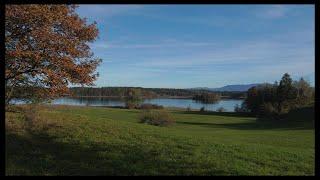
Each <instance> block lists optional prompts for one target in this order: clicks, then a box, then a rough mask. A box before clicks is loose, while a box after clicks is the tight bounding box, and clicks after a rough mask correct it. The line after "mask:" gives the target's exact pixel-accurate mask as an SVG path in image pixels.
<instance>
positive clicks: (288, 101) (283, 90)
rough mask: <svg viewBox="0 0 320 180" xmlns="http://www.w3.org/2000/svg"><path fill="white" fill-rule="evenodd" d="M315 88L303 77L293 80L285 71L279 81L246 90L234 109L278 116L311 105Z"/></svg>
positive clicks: (260, 114)
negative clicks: (240, 102)
mask: <svg viewBox="0 0 320 180" xmlns="http://www.w3.org/2000/svg"><path fill="white" fill-rule="evenodd" d="M314 98H315V90H314V88H313V87H311V86H310V84H309V83H308V82H307V81H305V80H304V79H303V78H301V79H299V80H298V81H293V80H292V79H291V77H290V75H289V74H288V73H285V74H284V75H283V77H282V79H281V80H280V82H279V83H278V82H275V83H274V84H268V83H266V84H262V85H259V86H256V87H252V88H250V89H249V90H248V91H247V97H246V99H245V101H244V102H243V104H242V106H241V107H236V111H247V112H251V113H254V114H256V115H259V116H269V117H279V116H281V115H283V114H285V113H288V112H289V111H290V110H292V109H297V108H302V107H305V106H310V105H311V106H312V105H313V103H314Z"/></svg>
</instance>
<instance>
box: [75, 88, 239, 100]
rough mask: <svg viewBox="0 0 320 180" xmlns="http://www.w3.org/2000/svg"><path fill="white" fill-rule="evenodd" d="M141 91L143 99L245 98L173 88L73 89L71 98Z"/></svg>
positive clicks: (124, 94)
mask: <svg viewBox="0 0 320 180" xmlns="http://www.w3.org/2000/svg"><path fill="white" fill-rule="evenodd" d="M133 89H134V90H138V91H140V94H141V96H142V97H143V98H155V97H188V98H194V99H195V100H204V101H206V100H205V99H208V101H210V100H209V99H220V96H221V95H224V96H228V97H231V98H239V97H244V96H245V92H218V93H214V92H211V91H208V90H189V89H173V88H172V89H171V88H141V87H100V88H94V87H71V88H70V92H71V96H79V97H80V96H98V97H102V96H109V97H112V96H113V97H126V96H128V94H129V93H130V92H131V91H132V90H133Z"/></svg>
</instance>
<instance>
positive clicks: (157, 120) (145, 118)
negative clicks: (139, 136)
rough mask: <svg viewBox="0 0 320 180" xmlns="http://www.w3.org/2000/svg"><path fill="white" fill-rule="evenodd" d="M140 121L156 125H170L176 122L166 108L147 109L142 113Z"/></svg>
mask: <svg viewBox="0 0 320 180" xmlns="http://www.w3.org/2000/svg"><path fill="white" fill-rule="evenodd" d="M140 122H141V123H146V124H150V125H155V126H170V125H172V124H174V122H175V121H174V120H173V118H172V117H171V115H170V114H169V113H168V112H167V111H165V110H160V111H155V110H147V111H143V112H142V113H141V114H140Z"/></svg>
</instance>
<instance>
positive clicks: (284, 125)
mask: <svg viewBox="0 0 320 180" xmlns="http://www.w3.org/2000/svg"><path fill="white" fill-rule="evenodd" d="M176 123H177V124H187V125H196V126H202V127H211V128H227V129H236V130H268V129H279V130H280V129H281V130H308V129H314V126H313V124H312V123H288V122H260V121H253V122H247V123H198V122H176Z"/></svg>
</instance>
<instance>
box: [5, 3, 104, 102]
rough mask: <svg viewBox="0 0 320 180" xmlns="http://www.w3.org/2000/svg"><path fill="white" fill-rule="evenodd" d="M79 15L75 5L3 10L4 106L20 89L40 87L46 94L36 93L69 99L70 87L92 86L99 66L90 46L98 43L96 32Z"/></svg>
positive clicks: (12, 6) (15, 7) (10, 6)
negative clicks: (15, 90) (17, 89)
mask: <svg viewBox="0 0 320 180" xmlns="http://www.w3.org/2000/svg"><path fill="white" fill-rule="evenodd" d="M75 9H76V6H75V5H32V4H30V5H6V6H5V48H6V51H5V84H6V101H7V100H8V99H10V94H11V92H10V91H12V90H13V89H14V88H16V87H19V86H29V87H41V88H42V89H43V90H44V91H36V92H41V94H42V95H43V96H45V97H47V98H52V97H56V96H60V95H63V94H66V93H68V87H67V86H68V85H69V84H82V85H92V84H93V81H94V80H95V79H96V78H97V76H98V73H96V72H95V70H96V68H97V66H98V65H99V64H100V62H101V60H100V59H98V58H95V57H94V56H93V53H92V52H91V49H90V47H89V46H88V43H89V42H93V41H94V40H95V39H96V38H97V36H98V29H97V27H96V23H95V22H94V23H92V24H88V23H87V22H86V19H85V18H80V17H79V15H78V14H77V13H76V12H75ZM9 87H10V88H9ZM13 87H14V88H13Z"/></svg>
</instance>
